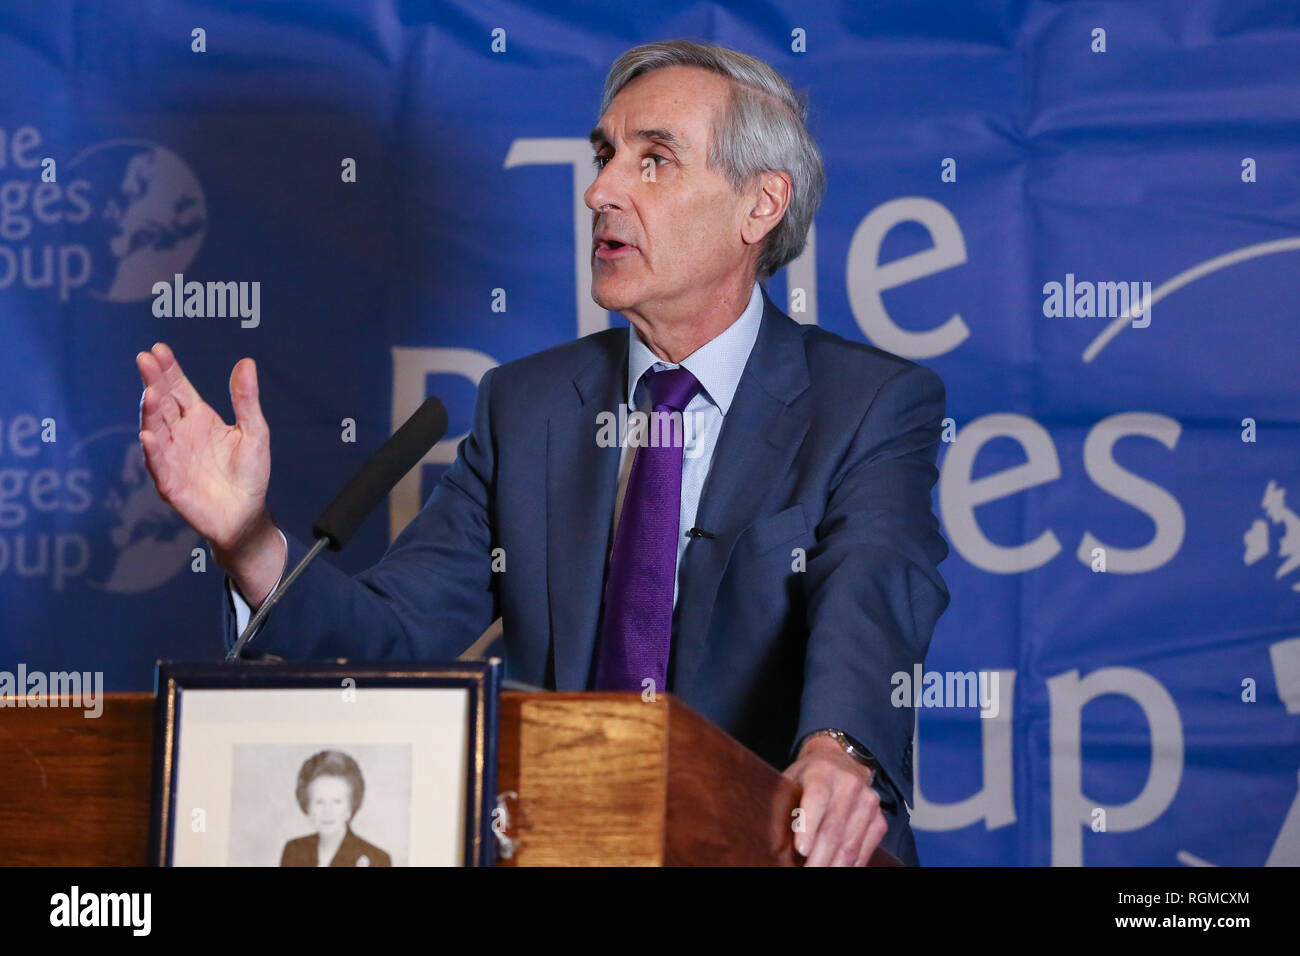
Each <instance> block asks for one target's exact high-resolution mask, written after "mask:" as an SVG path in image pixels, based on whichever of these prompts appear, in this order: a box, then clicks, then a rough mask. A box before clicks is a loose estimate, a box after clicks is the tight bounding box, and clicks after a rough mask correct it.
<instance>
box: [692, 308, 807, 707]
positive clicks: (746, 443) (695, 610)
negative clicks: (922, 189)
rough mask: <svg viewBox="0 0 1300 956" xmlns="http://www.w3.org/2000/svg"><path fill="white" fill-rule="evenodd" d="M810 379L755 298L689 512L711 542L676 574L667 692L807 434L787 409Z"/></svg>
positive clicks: (777, 313)
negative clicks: (734, 384)
mask: <svg viewBox="0 0 1300 956" xmlns="http://www.w3.org/2000/svg"><path fill="white" fill-rule="evenodd" d="M810 384H811V379H810V377H809V374H808V362H807V358H806V357H805V353H804V345H803V337H802V335H801V334H800V331H799V325H798V324H797V323H796V322H795V321H794V320H793V319H791V318H790V317H789V316H787V315H786V314H785V313H784V312H782V311H781V310H780V309H778V308H777V307H776V306H775V305H773V304H772V301H771V300H770V299H769V298H768V297H767V293H766V291H764V293H763V320H762V325H761V326H760V328H759V333H758V338H757V339H756V340H755V342H754V348H753V351H751V352H750V356H749V361H748V362H747V363H746V365H745V371H744V374H743V375H742V376H741V379H740V385H739V387H738V388H737V389H736V395H735V398H734V399H733V400H732V403H731V408H730V409H729V411H728V413H727V416H726V418H725V419H724V420H723V424H722V432H721V434H720V435H719V436H718V443H717V445H716V446H715V448H714V450H713V459H712V461H711V463H710V465H709V474H708V477H707V478H706V479H705V483H704V490H703V493H702V495H701V498H700V506H699V510H698V512H697V514H696V521H695V524H696V527H698V528H702V529H704V530H706V531H709V532H712V533H713V534H714V535H715V537H714V538H696V539H693V540H692V541H691V542H690V543H689V544H688V545H687V547H686V553H685V555H684V556H683V558H682V565H681V568H680V569H679V571H678V596H677V615H676V621H675V623H676V627H675V629H674V637H673V642H674V649H673V655H674V658H675V662H674V666H673V689H674V690H675V691H676V692H677V693H679V694H682V693H685V692H686V690H687V689H688V688H689V687H690V684H691V681H692V679H693V678H694V675H695V672H696V670H697V668H698V667H699V663H700V658H701V656H702V654H703V650H704V646H705V641H706V639H707V637H708V632H709V623H710V620H711V618H712V616H713V606H714V601H715V599H716V598H717V593H718V587H719V585H720V584H721V583H722V576H723V574H724V572H725V571H726V568H727V563H728V562H729V560H730V558H731V550H732V548H733V546H734V545H735V543H736V539H737V538H738V537H739V536H740V533H741V532H742V531H744V530H745V529H746V528H747V527H748V526H749V525H750V524H752V523H753V521H754V520H755V518H757V517H761V515H760V512H759V509H760V508H761V507H762V506H763V500H764V498H765V497H766V496H767V494H768V492H769V491H770V490H771V489H772V487H773V485H774V484H775V482H776V481H777V479H779V478H780V477H781V476H782V475H784V474H786V472H787V471H788V470H789V467H790V463H791V462H792V461H793V459H794V456H795V453H796V452H797V451H798V450H799V446H800V445H801V444H802V443H803V438H804V435H805V434H806V433H807V431H808V425H809V415H810V403H807V402H803V403H797V404H796V403H795V400H796V399H797V398H798V397H799V395H801V394H802V393H803V392H805V391H806V390H807V389H808V387H809V385H810Z"/></svg>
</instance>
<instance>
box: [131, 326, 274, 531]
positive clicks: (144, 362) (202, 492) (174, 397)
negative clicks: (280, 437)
mask: <svg viewBox="0 0 1300 956" xmlns="http://www.w3.org/2000/svg"><path fill="white" fill-rule="evenodd" d="M136 366H137V367H138V368H139V370H140V376H141V378H143V379H144V384H145V390H144V396H143V397H142V398H141V400H140V444H141V445H142V446H143V448H144V455H145V464H146V465H147V466H148V468H149V473H150V474H151V475H152V476H153V480H154V484H155V486H157V488H158V494H159V495H161V496H162V498H163V500H164V501H166V502H167V503H168V504H170V505H171V506H172V507H173V508H175V509H176V510H177V511H178V512H179V513H180V515H181V517H183V518H184V519H185V520H186V521H188V522H189V523H190V526H191V527H193V528H194V530H195V531H197V532H198V533H199V534H201V535H203V536H204V537H206V538H207V539H208V540H209V541H211V542H212V546H213V548H214V550H216V551H217V552H218V553H220V552H221V551H230V550H232V549H234V548H235V547H236V546H237V545H238V544H239V542H240V540H241V538H242V537H243V536H244V535H245V534H247V533H248V531H249V529H251V528H253V527H254V526H255V524H256V522H257V521H258V519H259V518H260V517H261V516H262V515H264V513H265V509H266V489H267V485H268V483H269V482H270V479H271V445H270V437H271V434H270V429H269V428H268V427H267V424H266V419H265V418H263V417H262V409H261V405H260V403H259V402H258V390H257V369H256V366H255V365H254V363H253V360H252V359H247V358H246V359H242V360H241V361H240V362H239V363H238V364H237V365H236V366H235V368H234V371H232V372H231V374H230V397H231V402H232V404H233V405H234V409H235V424H234V425H227V424H226V423H225V422H224V421H223V420H222V418H221V416H220V415H218V414H217V413H216V412H215V411H214V410H213V408H212V406H210V405H208V404H207V403H206V402H205V401H203V399H202V398H200V397H199V393H198V392H197V391H196V390H195V388H194V386H193V385H191V384H190V381H189V379H187V378H186V377H185V373H184V372H183V371H181V367H180V364H179V363H178V362H177V361H176V357H175V356H174V355H173V354H172V350H171V349H170V348H168V347H167V346H166V345H164V344H163V343H161V342H160V343H158V344H157V345H155V346H154V347H153V348H152V349H151V350H150V351H148V352H141V353H140V354H139V355H137V356H136Z"/></svg>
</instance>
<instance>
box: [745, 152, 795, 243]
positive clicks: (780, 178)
mask: <svg viewBox="0 0 1300 956" xmlns="http://www.w3.org/2000/svg"><path fill="white" fill-rule="evenodd" d="M792 190H793V184H792V183H791V180H790V174H789V173H787V172H785V171H784V170H770V171H768V172H765V173H762V174H760V175H759V177H758V182H757V185H756V188H755V189H754V192H753V194H752V195H753V200H752V202H751V203H750V207H749V212H748V213H747V214H746V216H745V220H744V222H743V223H741V227H740V235H741V238H742V239H743V240H744V241H745V242H746V243H747V244H749V245H753V244H754V243H757V242H762V241H763V237H764V236H766V235H767V234H768V233H769V232H771V231H772V230H773V229H775V228H776V226H777V223H779V222H780V221H781V217H782V216H784V215H785V211H786V209H788V208H789V207H790V197H791V195H792Z"/></svg>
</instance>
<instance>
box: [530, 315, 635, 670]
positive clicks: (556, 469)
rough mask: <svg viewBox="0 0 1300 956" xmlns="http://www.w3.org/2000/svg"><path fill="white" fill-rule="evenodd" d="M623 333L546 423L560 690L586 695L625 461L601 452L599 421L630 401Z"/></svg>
mask: <svg viewBox="0 0 1300 956" xmlns="http://www.w3.org/2000/svg"><path fill="white" fill-rule="evenodd" d="M619 331H620V333H621V334H618V335H616V336H611V337H610V340H609V346H608V347H607V348H606V351H605V353H604V354H603V355H601V356H600V357H599V358H597V359H595V360H593V361H592V362H591V363H590V364H589V365H587V366H586V368H584V369H583V370H582V371H581V372H580V373H579V374H578V375H576V376H574V378H573V383H572V387H573V390H572V391H568V390H567V389H566V394H565V395H564V396H563V398H562V399H561V401H560V402H559V403H558V407H557V408H556V409H555V410H554V411H553V412H552V413H551V415H550V416H549V418H548V420H547V426H546V427H547V436H546V592H547V597H548V601H549V604H550V620H551V641H552V644H553V647H554V653H555V686H556V689H557V690H586V689H587V675H588V672H589V669H590V666H591V658H592V654H593V652H594V650H595V644H596V629H597V626H598V623H599V614H600V603H601V597H602V595H601V588H602V586H603V585H604V581H605V561H606V556H607V552H608V549H609V536H610V528H611V525H612V523H613V519H614V499H615V496H616V495H617V493H618V463H619V457H620V455H619V448H618V445H617V443H615V444H613V445H612V446H611V447H608V448H601V447H599V446H598V445H597V444H596V433H597V429H598V426H599V422H598V421H597V415H599V414H600V413H601V412H612V413H614V414H615V415H617V412H618V407H619V404H620V403H622V402H625V401H627V349H628V339H627V334H628V333H627V332H626V331H625V330H619ZM618 343H621V347H620V346H619V344H618Z"/></svg>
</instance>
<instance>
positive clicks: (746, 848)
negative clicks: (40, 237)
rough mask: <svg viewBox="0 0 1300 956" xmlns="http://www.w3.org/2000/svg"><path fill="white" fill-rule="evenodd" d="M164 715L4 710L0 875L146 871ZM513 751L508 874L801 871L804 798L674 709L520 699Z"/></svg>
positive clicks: (139, 699) (110, 699)
mask: <svg viewBox="0 0 1300 956" xmlns="http://www.w3.org/2000/svg"><path fill="white" fill-rule="evenodd" d="M153 704H154V698H153V695H152V694H108V695H106V698H105V701H104V711H103V714H102V716H100V717H99V718H97V719H86V718H85V717H84V716H83V714H82V711H81V710H79V709H72V708H30V709H29V708H15V707H12V706H10V707H7V708H5V709H4V710H0V767H3V768H4V772H3V773H0V864H7V865H30V866H140V865H143V864H144V863H145V860H146V854H147V849H148V834H149V801H150V773H151V765H152V759H153ZM498 749H499V753H498V757H499V760H498V778H497V790H498V792H499V793H500V794H503V795H506V797H505V807H506V809H507V811H508V813H509V818H510V826H509V828H508V830H507V834H508V836H510V837H511V838H512V839H513V840H515V841H516V843H517V848H516V850H515V853H514V855H513V856H512V857H511V858H509V859H503V860H501V863H502V864H504V865H516V866H557V865H560V866H563V865H599V866H636V865H648V866H660V865H665V866H680V865H706V866H709V865H741V866H792V865H797V863H798V860H799V858H798V857H797V856H796V855H795V853H794V850H793V846H792V837H793V833H792V831H791V826H790V824H791V820H792V816H791V814H792V812H793V811H794V809H795V807H797V806H798V803H799V789H798V787H796V786H795V785H794V784H793V783H791V782H790V781H789V780H787V779H786V778H785V777H783V776H782V775H781V774H780V773H778V772H777V771H776V770H774V769H773V768H772V767H771V766H770V765H768V764H767V763H766V762H764V761H763V760H761V759H760V758H759V757H757V756H756V755H755V754H753V753H752V752H750V751H749V750H747V749H746V748H745V747H743V746H742V745H741V744H740V743H738V742H737V741H736V740H734V739H732V738H731V737H728V736H727V735H726V734H725V733H723V732H722V731H721V730H719V729H718V728H717V727H716V726H714V725H713V724H711V723H709V721H707V720H705V719H704V718H703V717H701V716H700V715H699V714H697V713H695V712H694V711H693V710H691V709H690V708H689V707H687V706H686V705H685V704H683V703H682V702H681V701H679V700H676V699H675V698H673V697H672V696H671V695H669V696H666V697H663V698H661V699H660V700H659V701H657V702H656V703H653V704H648V703H644V702H642V700H641V698H640V696H639V695H636V694H609V693H593V694H579V693H573V694H569V693H536V694H523V693H512V692H506V693H503V694H502V695H501V715H500V743H499V748H498ZM872 864H873V865H881V864H883V865H890V864H895V865H896V864H897V861H896V860H894V858H893V857H892V856H890V855H889V854H887V853H885V852H884V851H882V850H877V852H876V856H874V857H873V858H872Z"/></svg>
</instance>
